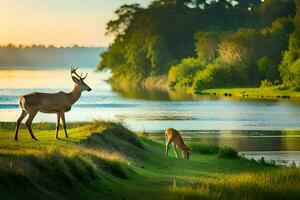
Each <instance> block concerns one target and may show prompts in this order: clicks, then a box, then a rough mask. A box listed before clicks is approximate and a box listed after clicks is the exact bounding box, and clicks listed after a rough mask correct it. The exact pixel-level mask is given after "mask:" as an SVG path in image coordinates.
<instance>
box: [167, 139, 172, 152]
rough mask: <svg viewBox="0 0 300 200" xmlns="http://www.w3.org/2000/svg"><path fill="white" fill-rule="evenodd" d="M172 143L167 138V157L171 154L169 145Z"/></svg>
mask: <svg viewBox="0 0 300 200" xmlns="http://www.w3.org/2000/svg"><path fill="white" fill-rule="evenodd" d="M170 143H171V140H170V139H167V138H166V155H167V156H168V154H169V145H170Z"/></svg>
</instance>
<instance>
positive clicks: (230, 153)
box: [219, 146, 239, 158]
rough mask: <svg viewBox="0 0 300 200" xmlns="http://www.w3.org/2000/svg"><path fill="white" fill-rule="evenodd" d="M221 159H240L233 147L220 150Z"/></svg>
mask: <svg viewBox="0 0 300 200" xmlns="http://www.w3.org/2000/svg"><path fill="white" fill-rule="evenodd" d="M219 157H221V158H238V157H239V155H238V152H237V151H236V150H234V149H233V148H231V147H226V146H225V147H223V148H220V150H219Z"/></svg>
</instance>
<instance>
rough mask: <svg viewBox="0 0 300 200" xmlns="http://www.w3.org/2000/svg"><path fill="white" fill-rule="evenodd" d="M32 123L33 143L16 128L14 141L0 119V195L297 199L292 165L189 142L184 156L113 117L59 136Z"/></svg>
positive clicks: (297, 176)
mask: <svg viewBox="0 0 300 200" xmlns="http://www.w3.org/2000/svg"><path fill="white" fill-rule="evenodd" d="M35 126H36V128H37V129H35V130H34V131H35V134H36V137H37V138H38V139H39V141H34V140H32V139H31V138H30V136H29V133H28V132H27V130H26V129H21V130H20V135H19V140H20V141H18V142H16V141H14V140H13V135H14V127H12V126H11V125H7V124H6V125H3V124H1V123H0V127H2V128H1V129H0V199H199V198H200V199H242V198H243V199H299V198H300V170H299V169H296V168H279V167H274V166H270V165H267V164H258V163H257V162H254V161H248V160H245V159H241V158H236V159H228V158H220V157H219V155H218V152H220V151H221V150H220V148H218V147H216V146H211V145H204V144H191V146H190V147H192V148H191V155H190V160H184V159H175V157H174V153H173V151H170V153H171V155H170V157H166V156H165V154H164V145H163V144H161V143H159V142H157V141H153V140H149V139H147V138H145V137H142V136H141V137H138V136H136V135H135V134H134V133H133V132H131V131H130V130H128V129H127V128H125V127H124V126H122V125H121V124H118V123H112V122H103V121H96V122H94V123H88V124H85V125H82V124H80V125H78V124H76V123H75V124H73V125H71V124H70V125H69V126H70V127H73V128H70V129H69V138H67V139H66V138H64V137H63V135H64V134H63V132H62V131H61V132H60V136H61V139H60V140H55V130H54V129H53V130H49V127H48V126H40V125H35ZM5 127H6V128H5ZM38 127H39V128H38ZM221 149H223V148H221ZM227 151H228V152H231V151H229V150H226V152H227ZM228 152H227V153H228ZM203 153H204V154H203ZM229 154H230V153H229Z"/></svg>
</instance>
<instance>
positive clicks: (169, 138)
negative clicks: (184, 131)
mask: <svg viewBox="0 0 300 200" xmlns="http://www.w3.org/2000/svg"><path fill="white" fill-rule="evenodd" d="M165 136H166V154H167V156H168V153H169V145H170V144H171V142H173V148H174V152H175V155H176V157H177V158H178V154H177V151H176V147H177V146H178V147H179V148H181V150H182V157H183V158H186V159H189V157H190V153H189V149H188V148H187V146H186V145H185V144H184V142H183V139H182V137H181V135H180V133H179V132H178V131H177V130H175V129H173V128H168V129H166V132H165Z"/></svg>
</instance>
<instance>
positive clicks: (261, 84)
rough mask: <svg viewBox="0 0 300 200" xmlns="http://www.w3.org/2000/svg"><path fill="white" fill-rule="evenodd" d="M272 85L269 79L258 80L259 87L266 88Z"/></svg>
mask: <svg viewBox="0 0 300 200" xmlns="http://www.w3.org/2000/svg"><path fill="white" fill-rule="evenodd" d="M272 86H273V83H272V82H271V81H269V80H267V79H265V80H262V81H261V82H260V87H261V88H267V87H272Z"/></svg>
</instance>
